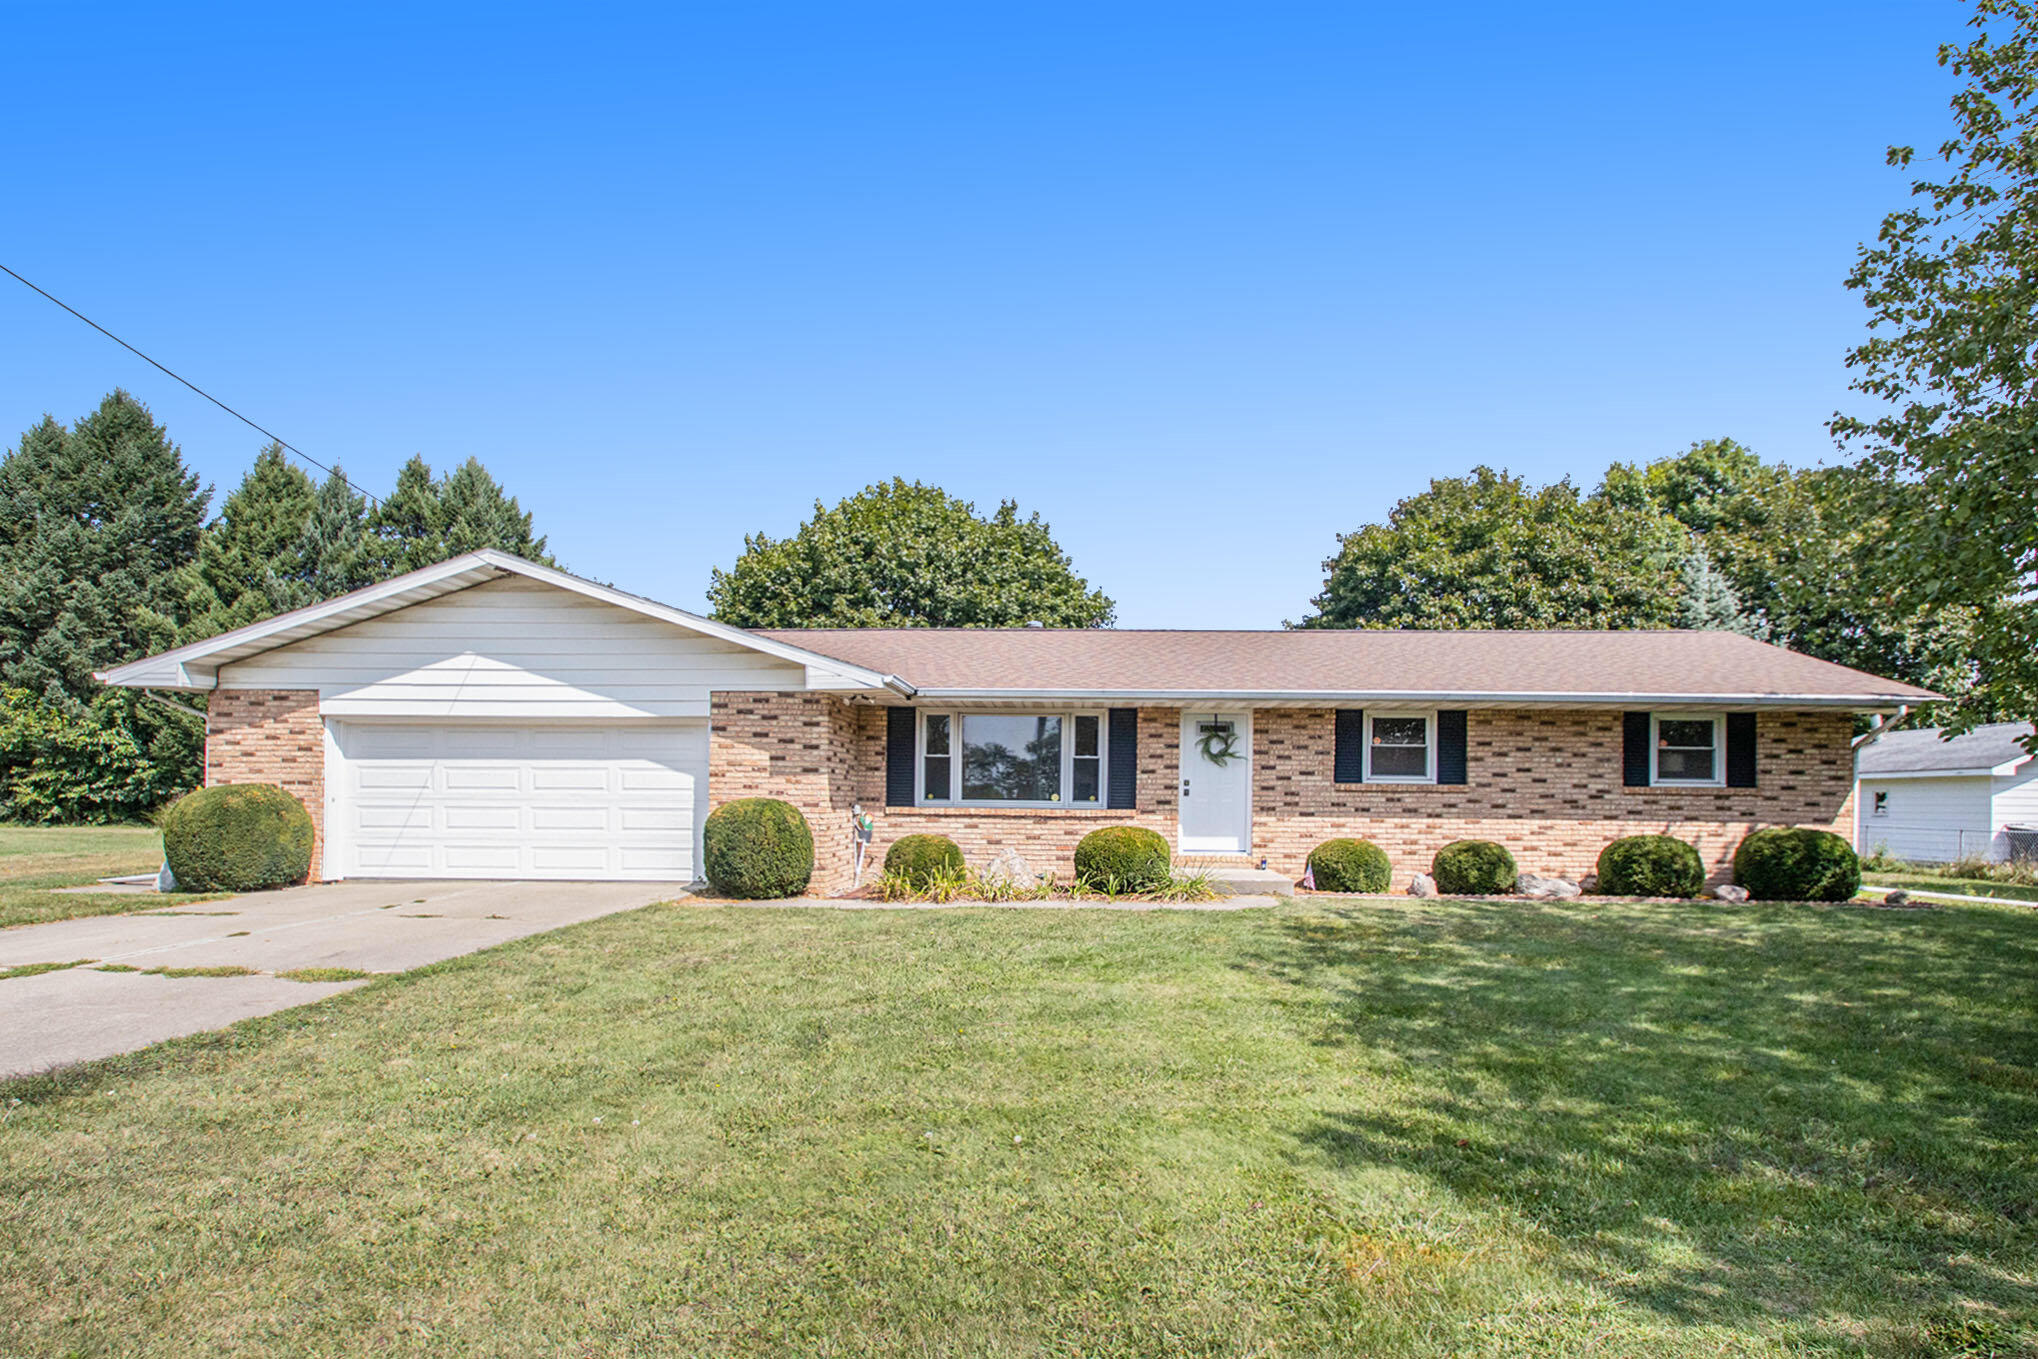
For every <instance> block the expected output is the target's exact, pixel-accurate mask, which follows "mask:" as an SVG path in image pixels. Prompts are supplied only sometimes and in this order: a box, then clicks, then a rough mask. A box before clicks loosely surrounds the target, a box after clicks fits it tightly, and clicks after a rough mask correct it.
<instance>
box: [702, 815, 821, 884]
mask: <svg viewBox="0 0 2038 1359" xmlns="http://www.w3.org/2000/svg"><path fill="white" fill-rule="evenodd" d="M701 849H702V860H703V862H702V867H703V868H704V869H705V870H706V871H707V877H708V885H709V886H710V887H712V888H714V889H715V891H717V892H719V893H720V894H721V895H723V896H725V897H737V898H740V899H742V900H746V901H755V900H769V899H771V898H775V897H796V896H798V895H799V894H800V893H802V892H804V891H806V890H807V882H808V880H809V879H811V878H812V877H813V876H814V832H813V831H812V830H810V829H808V827H807V818H806V817H804V816H801V815H800V809H799V808H797V807H795V806H793V805H792V803H790V802H780V801H779V800H778V799H777V798H775V797H745V798H738V799H736V800H735V801H734V802H725V803H723V804H722V805H721V806H719V807H717V808H715V810H713V811H712V812H709V813H708V819H707V822H706V824H705V825H703V826H702V827H701Z"/></svg>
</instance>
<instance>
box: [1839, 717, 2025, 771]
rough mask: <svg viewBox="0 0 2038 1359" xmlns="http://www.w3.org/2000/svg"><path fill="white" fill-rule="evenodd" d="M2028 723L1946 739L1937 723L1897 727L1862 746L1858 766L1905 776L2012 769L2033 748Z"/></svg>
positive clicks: (1976, 730)
mask: <svg viewBox="0 0 2038 1359" xmlns="http://www.w3.org/2000/svg"><path fill="white" fill-rule="evenodd" d="M2030 734H2031V724H2030V723H2028V722H1991V723H1989V724H1988V725H1987V726H1983V727H1976V728H1974V729H1973V730H1971V731H1964V732H1962V733H1960V735H1958V736H1955V737H1953V738H1952V739H1950V740H1947V739H1942V737H1941V736H1940V733H1939V729H1938V728H1937V727H1920V728H1918V729H1917V730H1916V731H1893V732H1889V733H1888V734H1886V735H1884V736H1880V737H1878V738H1876V739H1875V740H1874V741H1872V742H1870V743H1869V744H1868V745H1865V746H1863V747H1862V748H1861V755H1860V758H1859V760H1858V761H1857V762H1856V766H1855V767H1856V769H1857V770H1858V771H1859V773H1860V775H1861V777H1862V778H1864V779H1866V778H1878V777H1880V778H1890V777H1896V778H1902V777H1904V776H1906V775H1917V774H1938V775H1954V774H1972V775H1985V774H2008V773H2012V772H2014V771H2015V769H2016V768H2017V767H2018V766H2019V765H2021V764H2022V763H2023V762H2024V761H2026V760H2028V759H2030V758H2031V753H2030V752H2029V751H2027V750H2025V749H2024V747H2023V745H2022V741H2023V738H2025V737H2026V736H2029V735H2030Z"/></svg>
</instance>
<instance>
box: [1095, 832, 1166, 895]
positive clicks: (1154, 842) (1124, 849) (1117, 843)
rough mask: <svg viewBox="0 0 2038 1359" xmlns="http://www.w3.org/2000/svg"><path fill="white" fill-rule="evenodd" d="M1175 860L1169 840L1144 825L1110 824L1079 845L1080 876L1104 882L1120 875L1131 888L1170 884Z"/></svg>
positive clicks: (1141, 888) (1130, 890)
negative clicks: (1169, 849) (1170, 853)
mask: <svg viewBox="0 0 2038 1359" xmlns="http://www.w3.org/2000/svg"><path fill="white" fill-rule="evenodd" d="M1173 867H1174V861H1173V858H1172V856H1170V855H1169V853H1168V842H1167V841H1166V840H1163V839H1162V838H1161V837H1160V834H1159V832H1157V831H1150V830H1148V829H1147V828H1146V827H1144V826H1106V827H1104V828H1103V829H1102V830H1093V831H1091V832H1090V833H1089V834H1088V835H1085V836H1084V837H1083V839H1082V843H1080V844H1078V845H1077V846H1076V880H1077V881H1078V882H1095V883H1102V882H1104V881H1105V880H1107V879H1111V878H1116V879H1117V880H1118V883H1119V885H1120V886H1121V887H1123V888H1124V889H1125V890H1127V891H1129V892H1144V891H1148V890H1150V889H1152V888H1155V887H1165V886H1167V883H1168V879H1169V878H1170V877H1171V876H1172V870H1173Z"/></svg>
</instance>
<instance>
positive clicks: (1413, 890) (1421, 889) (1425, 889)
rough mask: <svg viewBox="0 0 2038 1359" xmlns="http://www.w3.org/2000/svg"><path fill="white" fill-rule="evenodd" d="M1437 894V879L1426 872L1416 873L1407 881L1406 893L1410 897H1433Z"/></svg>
mask: <svg viewBox="0 0 2038 1359" xmlns="http://www.w3.org/2000/svg"><path fill="white" fill-rule="evenodd" d="M1436 894H1437V880H1436V879H1435V878H1432V877H1431V876H1430V875H1429V874H1427V873H1418V874H1416V875H1415V876H1414V877H1413V878H1412V879H1410V880H1409V883H1408V895H1410V896H1412V897H1433V896H1435V895H1436Z"/></svg>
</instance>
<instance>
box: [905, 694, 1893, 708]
mask: <svg viewBox="0 0 2038 1359" xmlns="http://www.w3.org/2000/svg"><path fill="white" fill-rule="evenodd" d="M918 695H919V697H920V698H922V699H927V700H935V699H946V700H953V701H976V702H986V703H989V702H1001V701H1018V702H1027V703H1030V702H1049V701H1052V702H1082V703H1153V704H1180V703H1196V704H1203V703H1347V704H1353V705H1359V704H1366V703H1402V704H1417V705H1420V704H1429V705H1431V706H1435V705H1439V704H1443V705H1448V704H1452V703H1477V704H1484V705H1486V706H1488V707H1539V706H1562V707H1567V708H1787V709H1803V708H1838V709H1842V710H1844V711H1847V712H1859V713H1873V712H1885V711H1888V710H1890V709H1893V708H1897V707H1900V706H1902V705H1903V704H1904V703H1906V702H1909V701H1910V700H1908V699H1901V698H1896V697H1888V698H1878V697H1873V696H1865V695H1857V694H1847V695H1839V694H1597V693H1582V694H1581V693H1554V692H1530V693H1485V692H1464V693H1436V692H1434V691H1431V690H1419V689H1371V690H1364V691H1360V690H1349V689H1347V690H1300V689H1258V690H1238V689H1142V690H1129V689H921V690H919V691H918Z"/></svg>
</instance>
